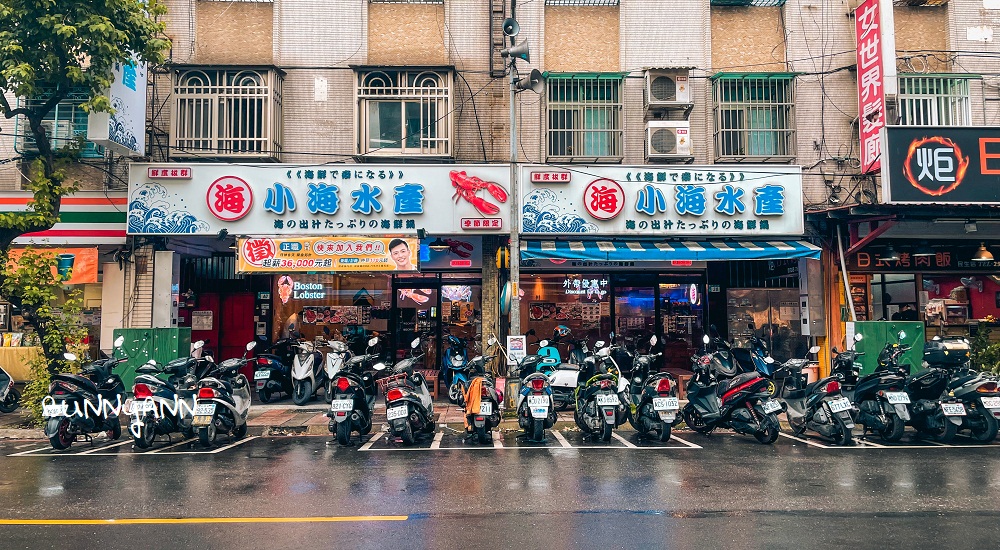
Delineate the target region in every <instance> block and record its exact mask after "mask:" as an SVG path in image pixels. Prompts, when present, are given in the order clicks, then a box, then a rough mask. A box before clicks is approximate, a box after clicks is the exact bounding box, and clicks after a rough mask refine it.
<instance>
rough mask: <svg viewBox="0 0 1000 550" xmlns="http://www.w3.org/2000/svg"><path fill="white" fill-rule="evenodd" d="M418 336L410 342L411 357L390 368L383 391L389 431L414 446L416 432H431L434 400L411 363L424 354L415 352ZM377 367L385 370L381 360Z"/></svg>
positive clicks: (406, 443)
mask: <svg viewBox="0 0 1000 550" xmlns="http://www.w3.org/2000/svg"><path fill="white" fill-rule="evenodd" d="M419 346H420V338H419V337H418V338H414V339H413V341H412V342H410V357H407V358H406V359H403V360H401V361H399V362H397V363H396V364H395V365H393V367H392V372H393V375H392V376H390V377H389V380H388V386H387V387H386V392H385V417H386V420H387V421H388V423H389V433H390V434H391V435H393V436H394V437H398V438H400V439H401V440H402V441H403V444H404V445H413V443H414V442H416V436H417V434H420V433H424V434H430V433H434V402H433V401H432V400H431V393H430V391H428V389H427V381H426V380H425V379H424V377H423V376H422V375H421V374H420V373H419V372H413V366H414V365H415V364H416V362H417V361H418V360H419V359H420V358H421V357H423V356H424V354H422V353H421V354H420V355H416V350H417V348H418V347H419ZM374 368H375V369H376V370H384V369H385V368H386V366H385V364H384V363H376V364H375V366H374Z"/></svg>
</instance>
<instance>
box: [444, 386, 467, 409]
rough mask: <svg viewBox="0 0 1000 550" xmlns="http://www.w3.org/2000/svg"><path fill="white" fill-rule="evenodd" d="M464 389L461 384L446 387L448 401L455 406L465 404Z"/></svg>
mask: <svg viewBox="0 0 1000 550" xmlns="http://www.w3.org/2000/svg"><path fill="white" fill-rule="evenodd" d="M463 390H464V388H463V387H462V383H461V382H455V383H454V384H452V385H451V386H448V401H451V402H452V403H455V404H456V405H464V404H465V395H464V391H463Z"/></svg>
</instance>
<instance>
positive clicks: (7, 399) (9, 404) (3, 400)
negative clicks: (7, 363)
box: [0, 367, 21, 413]
mask: <svg viewBox="0 0 1000 550" xmlns="http://www.w3.org/2000/svg"><path fill="white" fill-rule="evenodd" d="M20 401H21V394H20V393H18V392H17V390H16V389H14V377H12V376H11V375H10V374H7V371H5V370H3V367H0V412H2V413H12V412H14V411H16V410H17V408H18V407H19V406H20Z"/></svg>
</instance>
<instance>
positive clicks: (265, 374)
mask: <svg viewBox="0 0 1000 550" xmlns="http://www.w3.org/2000/svg"><path fill="white" fill-rule="evenodd" d="M270 377H271V371H269V370H259V371H256V372H254V373H253V379H254V380H267V379H268V378H270Z"/></svg>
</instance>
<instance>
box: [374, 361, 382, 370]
mask: <svg viewBox="0 0 1000 550" xmlns="http://www.w3.org/2000/svg"><path fill="white" fill-rule="evenodd" d="M372 368H373V369H375V370H385V363H381V362H379V363H375V364H374V365H372Z"/></svg>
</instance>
